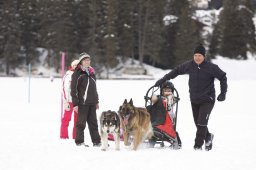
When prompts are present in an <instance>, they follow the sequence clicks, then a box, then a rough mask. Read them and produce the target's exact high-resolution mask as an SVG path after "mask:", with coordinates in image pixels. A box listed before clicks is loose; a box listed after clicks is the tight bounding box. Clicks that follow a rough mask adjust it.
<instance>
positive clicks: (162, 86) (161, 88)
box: [160, 80, 174, 94]
mask: <svg viewBox="0 0 256 170" xmlns="http://www.w3.org/2000/svg"><path fill="white" fill-rule="evenodd" d="M164 88H169V89H171V91H172V93H173V91H174V85H173V83H172V82H170V81H168V80H167V81H165V82H164V83H163V84H162V85H161V86H160V91H161V94H162V90H163V89H164Z"/></svg>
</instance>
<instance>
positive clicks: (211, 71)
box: [163, 60, 227, 102]
mask: <svg viewBox="0 0 256 170" xmlns="http://www.w3.org/2000/svg"><path fill="white" fill-rule="evenodd" d="M183 74H188V75H189V92H190V100H191V102H215V89H214V79H215V78H217V79H218V80H219V81H220V87H221V93H226V92H227V77H226V73H225V72H223V71H222V70H221V69H220V68H219V67H218V66H217V65H216V64H213V63H210V62H209V61H206V60H204V61H203V62H202V63H201V64H200V65H197V64H196V63H195V62H194V60H190V61H187V62H185V63H183V64H181V65H179V66H177V67H176V68H174V69H173V70H172V71H171V72H169V73H168V74H166V75H165V76H164V77H163V79H164V80H169V79H173V78H175V77H177V76H178V75H183Z"/></svg>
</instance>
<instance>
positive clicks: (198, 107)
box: [191, 103, 200, 126]
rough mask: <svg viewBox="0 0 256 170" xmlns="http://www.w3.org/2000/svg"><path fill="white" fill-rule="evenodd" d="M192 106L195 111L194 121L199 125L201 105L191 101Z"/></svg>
mask: <svg viewBox="0 0 256 170" xmlns="http://www.w3.org/2000/svg"><path fill="white" fill-rule="evenodd" d="M191 107H192V112H193V118H194V123H195V125H196V126H197V119H198V115H199V109H200V105H199V104H196V103H191Z"/></svg>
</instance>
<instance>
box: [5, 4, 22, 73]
mask: <svg viewBox="0 0 256 170" xmlns="http://www.w3.org/2000/svg"><path fill="white" fill-rule="evenodd" d="M1 8H2V15H1V16H2V20H1V21H0V22H1V25H0V29H1V35H2V55H3V56H4V63H5V73H6V75H9V74H10V71H11V69H14V68H15V67H16V66H17V65H18V57H19V54H20V37H21V32H20V22H19V21H20V14H19V11H18V1H17V0H13V1H5V2H3V4H2V5H1Z"/></svg>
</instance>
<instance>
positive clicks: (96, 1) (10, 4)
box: [0, 0, 255, 75]
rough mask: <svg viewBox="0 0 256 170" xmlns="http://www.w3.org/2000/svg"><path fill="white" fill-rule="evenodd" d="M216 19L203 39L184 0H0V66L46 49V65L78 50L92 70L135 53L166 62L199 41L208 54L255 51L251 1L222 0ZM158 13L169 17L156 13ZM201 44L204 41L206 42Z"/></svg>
mask: <svg viewBox="0 0 256 170" xmlns="http://www.w3.org/2000/svg"><path fill="white" fill-rule="evenodd" d="M223 5H224V8H223V10H222V11H221V14H220V17H219V21H218V22H217V23H216V24H215V26H214V31H213V34H212V35H210V37H207V39H205V38H203V37H202V36H201V32H202V28H203V24H202V23H200V22H198V21H197V20H196V19H194V17H193V13H194V11H195V9H194V8H193V7H192V6H191V4H190V1H188V0H157V1H155V0H134V1H129V0H12V1H8V0H4V1H1V2H0V14H1V15H0V63H1V68H0V72H5V73H6V74H7V75H8V74H10V70H12V69H15V68H17V67H20V66H26V65H28V64H29V63H32V64H33V63H37V62H38V60H39V55H40V50H38V48H43V49H46V50H47V51H48V55H47V59H46V63H44V64H45V65H46V66H48V67H54V68H55V69H56V71H57V72H58V71H59V70H60V63H61V62H60V52H62V51H63V52H66V54H67V58H66V63H67V65H68V63H70V62H71V61H72V60H73V59H74V58H77V56H78V54H79V53H81V52H87V53H88V54H90V55H91V56H92V60H93V62H94V65H95V66H96V69H97V70H98V71H99V72H100V71H101V70H102V68H103V67H104V68H106V69H107V70H108V69H110V68H113V67H115V66H116V65H117V64H118V59H117V57H119V58H121V59H124V60H125V59H126V58H133V59H138V60H139V61H140V63H141V64H142V63H143V62H146V63H149V64H151V65H154V66H158V67H161V68H173V67H174V66H176V65H177V64H180V63H182V62H184V61H185V60H187V59H189V58H191V55H192V53H193V49H194V47H195V46H196V45H197V44H198V43H199V42H204V43H205V44H206V45H207V46H209V57H210V58H214V57H215V56H216V55H223V56H225V57H230V58H246V56H247V55H246V52H248V51H250V52H254V51H255V26H254V24H253V20H252V18H253V16H254V8H255V7H254V6H253V5H252V2H251V0H224V3H223ZM166 16H169V18H170V19H167V20H164V18H166ZM208 44H209V45H208Z"/></svg>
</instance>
